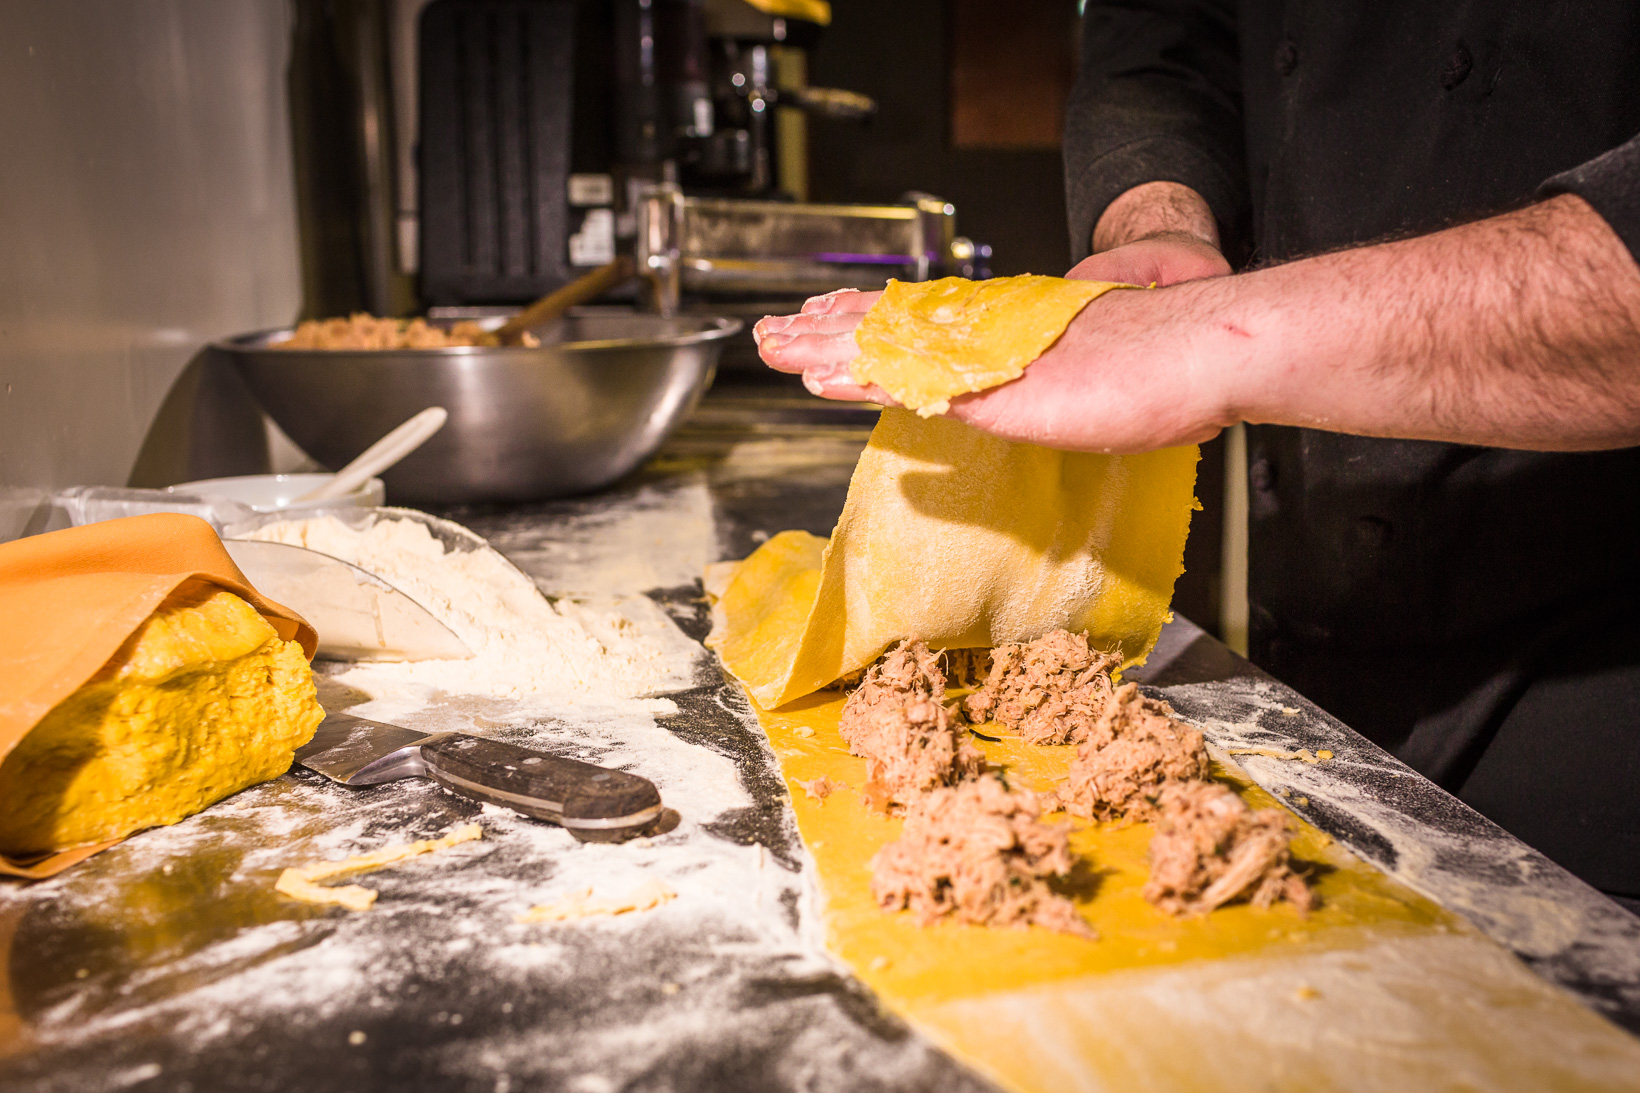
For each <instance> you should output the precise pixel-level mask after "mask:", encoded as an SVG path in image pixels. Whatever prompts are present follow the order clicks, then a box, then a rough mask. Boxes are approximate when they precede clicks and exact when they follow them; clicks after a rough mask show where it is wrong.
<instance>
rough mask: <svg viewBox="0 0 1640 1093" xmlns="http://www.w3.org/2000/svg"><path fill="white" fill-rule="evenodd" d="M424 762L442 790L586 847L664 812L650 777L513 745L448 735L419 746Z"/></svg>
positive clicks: (630, 831) (622, 835) (629, 832)
mask: <svg viewBox="0 0 1640 1093" xmlns="http://www.w3.org/2000/svg"><path fill="white" fill-rule="evenodd" d="M421 758H422V761H423V762H424V763H425V764H426V765H427V774H428V776H429V777H431V778H432V779H433V780H434V781H435V782H437V783H439V785H441V786H444V787H445V788H446V789H448V790H450V791H452V792H454V793H459V794H461V795H462V796H463V797H468V798H471V799H472V800H475V801H484V802H487V803H490V804H497V805H502V806H503V807H506V808H510V809H512V810H513V811H515V812H522V813H523V814H524V815H526V816H533V817H535V818H536V819H539V820H549V821H551V822H552V823H555V824H561V825H562V826H564V827H565V828H568V829H569V833H570V834H571V835H574V836H575V837H576V838H577V839H580V840H582V841H583V842H617V841H619V840H621V839H627V838H631V837H632V836H634V835H638V834H641V833H642V832H643V831H644V830H645V829H647V828H649V827H650V826H651V825H653V824H654V822H655V821H656V820H658V819H660V815H661V795H660V791H659V790H657V789H656V788H655V784H654V783H653V782H651V781H649V780H648V779H647V778H640V777H638V776H637V775H636V774H628V773H626V772H625V771H619V770H610V769H608V768H607V767H599V766H594V765H593V764H591V763H582V762H580V761H578V760H575V759H563V758H560V757H559V756H556V755H548V754H546V753H545V752H539V751H531V750H530V749H529V748H521V747H518V746H517V745H516V744H507V743H503V742H502V741H499V740H485V739H482V738H480V737H477V736H468V735H466V734H465V733H450V734H448V735H445V736H440V737H438V738H436V739H432V740H429V741H427V742H426V743H423V744H422V745H421Z"/></svg>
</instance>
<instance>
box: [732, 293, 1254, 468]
mask: <svg viewBox="0 0 1640 1093" xmlns="http://www.w3.org/2000/svg"><path fill="white" fill-rule="evenodd" d="M1217 283H1220V282H1218V281H1217V280H1216V279H1215V280H1212V281H1197V282H1196V283H1194V284H1184V285H1179V286H1176V287H1175V288H1171V289H1167V290H1156V291H1148V292H1139V291H1130V290H1120V291H1116V292H1110V293H1106V294H1105V295H1104V296H1101V297H1099V298H1098V299H1097V300H1095V301H1094V302H1093V303H1092V304H1090V305H1089V306H1088V307H1087V308H1085V309H1084V310H1083V311H1082V313H1081V314H1080V315H1078V316H1077V317H1076V318H1075V319H1074V320H1072V322H1071V324H1070V326H1069V327H1067V328H1066V330H1065V333H1064V335H1063V336H1062V337H1061V338H1060V339H1059V341H1058V342H1056V343H1055V344H1054V345H1053V346H1052V347H1051V348H1050V349H1049V350H1048V351H1047V352H1046V353H1044V354H1043V355H1042V356H1041V357H1039V358H1037V360H1036V361H1035V363H1033V364H1032V365H1031V366H1030V367H1029V368H1027V369H1026V370H1025V375H1024V376H1022V377H1021V378H1019V379H1017V380H1014V381H1013V382H1011V383H1006V384H1003V385H1002V386H1001V387H993V388H991V389H990V390H988V391H981V392H979V393H977V394H972V395H961V396H958V397H957V398H955V399H952V400H951V409H950V410H949V411H948V412H947V414H946V416H947V417H952V418H956V419H957V420H958V421H965V422H967V423H968V424H970V425H974V426H976V427H977V428H980V429H983V430H985V431H986V432H989V433H992V434H994V435H996V436H1000V437H1003V438H1005V439H1008V440H1024V441H1029V442H1031V443H1034V444H1042V445H1045V446H1047V447H1054V448H1072V449H1081V450H1097V451H1123V452H1136V451H1148V450H1150V449H1152V448H1160V447H1167V446H1170V445H1174V444H1185V443H1195V442H1199V441H1202V440H1206V439H1208V438H1210V437H1212V436H1213V435H1214V434H1215V433H1217V432H1218V431H1219V429H1220V428H1222V427H1223V426H1224V425H1225V424H1228V422H1226V421H1225V420H1224V418H1223V414H1222V411H1221V408H1220V403H1219V402H1218V401H1217V399H1218V390H1217V388H1216V387H1215V386H1211V385H1205V384H1199V383H1197V382H1195V381H1193V380H1192V379H1190V378H1189V377H1190V376H1191V374H1192V373H1195V372H1197V371H1198V366H1197V364H1196V357H1197V355H1196V354H1193V353H1187V352H1182V350H1184V349H1186V348H1187V347H1188V346H1189V344H1190V343H1191V342H1192V341H1194V340H1195V338H1194V336H1193V335H1194V333H1195V327H1194V325H1193V324H1195V323H1197V322H1199V321H1200V319H1199V313H1198V311H1197V309H1196V308H1195V307H1192V306H1190V305H1188V304H1187V303H1186V301H1185V299H1184V297H1185V296H1189V295H1192V294H1195V293H1197V292H1198V286H1199V285H1209V284H1217ZM879 295H881V294H880V293H876V292H834V293H831V294H830V295H827V296H816V297H815V298H814V299H812V300H809V301H808V302H807V303H806V304H804V305H803V310H802V312H801V313H800V314H797V315H780V316H771V317H769V318H766V319H764V320H763V321H762V322H760V323H758V324H757V326H756V327H755V328H754V329H753V331H752V333H753V336H754V337H755V338H756V339H757V341H758V351H759V353H760V354H761V355H762V357H763V360H764V362H765V363H767V364H768V365H769V366H770V367H773V368H776V369H779V370H780V371H782V372H800V373H802V375H803V384H804V386H806V387H807V388H808V389H809V390H810V391H812V392H814V393H815V394H817V395H821V396H823V397H825V398H832V399H845V400H850V401H855V402H876V403H881V404H882V405H884V406H894V405H897V404H896V403H895V401H894V400H893V399H892V398H890V397H889V395H888V394H887V393H886V392H884V391H883V390H882V389H881V388H879V387H877V386H875V385H871V386H867V387H861V386H860V385H858V384H856V383H855V382H854V377H853V375H852V374H851V373H850V371H849V364H850V362H851V361H853V360H854V358H855V356H857V355H858V354H859V347H858V346H856V345H855V343H854V328H855V327H856V326H858V325H859V322H860V317H861V316H862V315H864V314H865V313H866V311H867V310H869V309H870V307H871V305H872V304H873V303H875V302H876V300H877V297H878V296H879ZM1201 371H1209V370H1205V369H1201Z"/></svg>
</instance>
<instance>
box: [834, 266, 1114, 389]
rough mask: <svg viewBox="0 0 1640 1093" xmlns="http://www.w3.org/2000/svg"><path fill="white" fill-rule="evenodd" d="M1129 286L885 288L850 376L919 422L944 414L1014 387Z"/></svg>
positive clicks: (1004, 282)
mask: <svg viewBox="0 0 1640 1093" xmlns="http://www.w3.org/2000/svg"><path fill="white" fill-rule="evenodd" d="M1133 287H1135V286H1133V285H1123V284H1118V283H1117V282H1114V281H1070V280H1066V279H1065V278H1063V277H1038V276H1035V275H1032V274H1026V275H1024V276H1022V277H998V278H995V279H994V280H989V281H965V280H963V279H962V278H961V277H943V278H941V279H940V280H938V281H918V282H914V283H907V282H905V281H889V282H888V287H887V288H886V289H884V290H883V295H882V297H881V298H879V299H878V301H877V303H876V304H875V305H874V306H873V307H872V309H871V310H870V311H868V312H866V314H865V317H864V318H863V319H861V320H860V325H859V327H858V328H856V330H855V332H854V340H855V342H856V343H858V345H859V346H860V355H859V356H858V357H856V358H855V360H854V362H853V364H852V365H851V370H852V372H853V374H854V379H855V382H857V383H860V384H862V385H864V384H872V383H874V384H876V385H877V386H878V387H881V388H882V389H883V390H884V391H887V392H888V393H889V394H890V395H892V396H894V399H895V401H897V402H898V403H900V405H902V406H904V407H906V408H907V409H910V410H915V411H916V412H917V413H918V414H919V415H921V416H922V417H932V416H933V415H935V414H943V413H945V412H946V411H947V410H949V409H950V408H951V399H953V398H955V397H956V396H958V395H964V394H968V393H970V392H972V391H984V390H986V389H987V388H990V387H996V386H997V385H998V384H1003V383H1007V382H1008V381H1009V380H1016V379H1018V378H1019V377H1020V376H1021V375H1023V374H1024V372H1025V366H1026V365H1028V364H1030V363H1031V362H1032V361H1034V360H1036V358H1038V357H1040V356H1041V355H1042V353H1043V351H1045V350H1046V349H1047V348H1048V347H1049V346H1051V345H1052V344H1053V343H1054V342H1056V341H1058V340H1059V335H1060V334H1062V333H1064V331H1065V325H1066V324H1067V323H1069V322H1070V321H1071V320H1072V319H1073V318H1075V317H1076V314H1077V312H1079V311H1081V310H1082V309H1083V308H1084V307H1086V306H1087V305H1088V303H1089V302H1090V301H1092V300H1096V299H1098V298H1099V297H1100V296H1103V295H1104V294H1105V293H1107V292H1109V291H1110V290H1111V289H1113V288H1133Z"/></svg>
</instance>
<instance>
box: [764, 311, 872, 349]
mask: <svg viewBox="0 0 1640 1093" xmlns="http://www.w3.org/2000/svg"><path fill="white" fill-rule="evenodd" d="M860 314H861V313H860V312H857V311H845V312H838V313H836V314H829V313H824V312H823V313H821V314H818V315H767V316H764V318H763V319H761V320H760V321H759V322H758V324H757V325H756V326H754V327H753V328H752V340H753V341H754V342H756V343H757V344H758V345H762V344H763V339H764V338H767V337H770V336H772V335H775V334H786V335H789V336H792V337H796V336H797V335H799V334H841V333H844V332H851V331H853V330H854V328H855V327H856V326H858V325H860Z"/></svg>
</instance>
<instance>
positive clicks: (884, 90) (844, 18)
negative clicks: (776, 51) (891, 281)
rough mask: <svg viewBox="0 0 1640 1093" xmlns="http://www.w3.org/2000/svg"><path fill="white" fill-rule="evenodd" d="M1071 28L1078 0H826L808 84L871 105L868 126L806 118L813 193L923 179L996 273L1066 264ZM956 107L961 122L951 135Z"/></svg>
mask: <svg viewBox="0 0 1640 1093" xmlns="http://www.w3.org/2000/svg"><path fill="white" fill-rule="evenodd" d="M1075 27H1076V5H1075V2H1074V0H1016V2H1010V3H1000V2H998V0H961V2H953V0H892V2H884V0H834V2H833V4H832V23H831V26H829V27H827V28H826V30H825V33H824V34H823V35H822V36H821V39H820V44H819V46H818V47H817V48H816V49H815V50H814V53H813V55H812V57H811V59H810V64H809V82H810V83H812V84H815V85H817V86H822V87H843V88H848V89H850V90H854V91H862V92H864V93H866V94H868V95H870V96H872V97H873V98H874V99H876V100H877V103H878V114H877V117H876V118H875V119H874V120H873V121H872V122H871V123H870V124H869V125H867V126H866V127H864V128H863V129H862V128H860V127H858V126H852V125H845V124H839V123H828V122H822V121H817V122H812V123H811V124H810V126H809V163H810V167H809V176H810V187H811V189H810V196H811V197H812V199H813V200H815V201H891V200H894V199H896V198H898V197H899V196H900V194H902V193H903V192H905V191H906V190H910V189H920V190H926V191H928V192H930V193H934V194H938V195H939V196H940V197H943V198H945V199H946V200H947V201H950V202H952V203H953V204H954V205H956V207H957V230H958V231H960V232H961V233H962V234H964V235H966V236H968V237H969V238H971V239H973V240H975V241H976V242H979V243H988V244H990V245H991V246H992V247H993V248H995V257H994V259H993V262H992V269H993V271H994V272H996V273H998V274H1015V273H1051V274H1059V273H1063V272H1064V271H1065V268H1066V266H1067V264H1068V262H1069V260H1070V244H1069V241H1068V240H1067V238H1066V234H1065V194H1064V179H1063V174H1062V171H1063V168H1062V167H1061V160H1060V154H1059V148H1058V134H1059V130H1060V118H1061V117H1062V115H1063V94H1064V91H1065V90H1068V89H1069V83H1070V71H1071V67H1070V66H1071V65H1072V64H1074V54H1073V49H1074V42H1075ZM1045 75H1051V76H1052V79H1050V80H1045V79H1044V76H1045ZM1061 88H1062V89H1061ZM954 91H956V92H957V94H955V95H954ZM954 98H955V99H956V100H957V102H955V103H954V102H953V100H954ZM954 106H960V107H961V108H962V109H961V110H960V113H961V114H962V116H963V117H964V119H965V120H968V124H965V125H964V126H963V128H962V131H961V132H960V133H957V134H954V133H953V131H952V130H953V125H952V122H953V117H954V115H955V114H956V113H958V112H959V111H957V110H954ZM1010 118H1018V119H1021V121H1020V125H1019V126H1018V127H1017V128H1018V132H1017V133H1016V132H1012V131H1011V130H1012V129H1013V128H1014V127H1011V126H1008V125H1007V124H1006V122H1007V120H1008V119H1010ZM969 119H971V120H969ZM988 119H1000V120H1001V122H1002V123H1003V124H1001V125H998V124H997V123H996V121H995V120H988ZM1044 119H1047V120H1048V124H1044ZM954 137H955V138H957V139H954ZM1010 138H1011V139H1013V140H1014V141H1015V145H1014V146H1011V147H1009V146H1001V142H1002V141H1005V140H1009V139H1010ZM1022 139H1023V140H1024V141H1025V142H1026V146H1023V147H1021V146H1019V142H1020V141H1021V140H1022ZM959 140H960V144H959ZM1044 140H1047V141H1051V143H1050V144H1048V145H1047V146H1043V145H1042V142H1043V141H1044Z"/></svg>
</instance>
